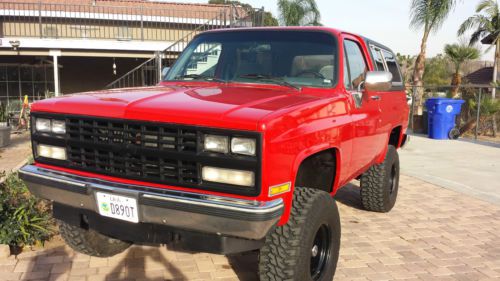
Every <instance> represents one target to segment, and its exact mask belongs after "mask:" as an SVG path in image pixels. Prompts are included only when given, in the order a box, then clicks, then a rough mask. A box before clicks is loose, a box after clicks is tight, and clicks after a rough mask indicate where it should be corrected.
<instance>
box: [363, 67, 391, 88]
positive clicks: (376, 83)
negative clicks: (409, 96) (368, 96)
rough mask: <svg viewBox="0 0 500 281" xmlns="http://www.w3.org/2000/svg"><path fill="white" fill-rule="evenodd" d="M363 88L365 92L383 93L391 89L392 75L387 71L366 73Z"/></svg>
mask: <svg viewBox="0 0 500 281" xmlns="http://www.w3.org/2000/svg"><path fill="white" fill-rule="evenodd" d="M364 87H365V90H366V91H367V92H385V91H389V90H390V89H391V88H392V73H390V72H388V71H368V72H367V73H366V76H365V82H364Z"/></svg>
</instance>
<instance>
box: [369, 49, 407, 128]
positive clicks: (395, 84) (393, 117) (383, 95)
mask: <svg viewBox="0 0 500 281" xmlns="http://www.w3.org/2000/svg"><path fill="white" fill-rule="evenodd" d="M370 52H371V54H372V57H373V60H374V64H375V67H376V69H377V70H378V71H389V72H390V73H391V74H392V88H391V89H390V90H389V91H386V92H380V109H381V111H382V113H383V114H382V119H381V123H380V126H381V127H382V131H385V132H387V135H386V138H389V135H388V132H391V130H392V129H393V128H394V127H396V126H397V125H399V124H404V123H405V117H406V116H407V115H406V113H405V114H401V112H408V111H409V108H408V104H407V100H406V93H405V91H404V90H405V89H404V85H403V78H402V75H401V72H400V69H399V65H398V63H397V60H396V56H395V55H394V53H393V52H391V51H389V50H387V49H385V48H383V47H378V46H375V45H370Z"/></svg>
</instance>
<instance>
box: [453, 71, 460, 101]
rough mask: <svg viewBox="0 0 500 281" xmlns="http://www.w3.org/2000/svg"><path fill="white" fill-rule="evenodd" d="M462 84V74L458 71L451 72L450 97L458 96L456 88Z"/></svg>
mask: <svg viewBox="0 0 500 281" xmlns="http://www.w3.org/2000/svg"><path fill="white" fill-rule="evenodd" d="M460 84H462V76H461V75H460V72H455V74H453V78H452V79H451V86H452V87H451V97H452V98H454V99H455V98H459V96H458V90H459V86H460Z"/></svg>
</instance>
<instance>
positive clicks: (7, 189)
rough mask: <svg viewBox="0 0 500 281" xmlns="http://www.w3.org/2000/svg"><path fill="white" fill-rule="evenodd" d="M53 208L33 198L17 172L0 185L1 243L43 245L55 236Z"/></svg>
mask: <svg viewBox="0 0 500 281" xmlns="http://www.w3.org/2000/svg"><path fill="white" fill-rule="evenodd" d="M53 225H54V224H53V220H52V218H51V215H50V208H49V207H48V205H47V204H46V202H45V201H42V200H40V199H36V198H35V197H33V196H32V195H31V194H30V193H29V191H28V189H27V187H26V185H25V184H24V182H23V181H22V180H21V179H19V177H18V175H17V173H12V174H10V175H9V176H8V177H7V178H6V180H5V182H4V183H2V184H1V185H0V244H8V245H11V246H13V247H23V246H32V245H35V244H37V243H41V244H43V243H44V241H46V240H48V239H49V238H50V237H51V236H52V235H53V234H54V228H53Z"/></svg>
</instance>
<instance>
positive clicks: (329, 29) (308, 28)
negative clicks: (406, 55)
mask: <svg viewBox="0 0 500 281" xmlns="http://www.w3.org/2000/svg"><path fill="white" fill-rule="evenodd" d="M258 30H297V31H301V30H302V31H304V30H306V31H326V32H329V33H332V34H335V35H340V34H342V33H345V34H351V35H354V36H357V37H359V38H361V39H362V40H363V41H365V42H366V43H367V44H372V45H376V46H378V47H380V48H383V49H386V50H388V51H391V52H392V50H391V48H389V47H387V46H385V45H384V44H381V43H378V42H377V41H375V40H372V39H369V38H368V37H365V36H362V35H359V34H356V33H352V32H347V31H343V30H340V29H336V28H332V27H325V26H266V27H242V28H231V29H213V30H208V31H205V32H203V33H212V32H238V31H258ZM203 33H201V34H203Z"/></svg>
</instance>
